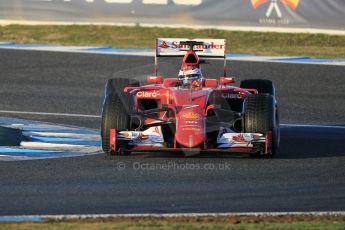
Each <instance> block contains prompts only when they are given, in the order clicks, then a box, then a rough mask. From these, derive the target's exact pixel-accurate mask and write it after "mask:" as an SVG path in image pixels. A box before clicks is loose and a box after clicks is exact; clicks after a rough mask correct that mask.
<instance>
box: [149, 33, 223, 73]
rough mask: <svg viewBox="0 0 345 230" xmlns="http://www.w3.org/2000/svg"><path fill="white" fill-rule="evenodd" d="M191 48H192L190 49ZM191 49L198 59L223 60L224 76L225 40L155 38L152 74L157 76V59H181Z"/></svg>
mask: <svg viewBox="0 0 345 230" xmlns="http://www.w3.org/2000/svg"><path fill="white" fill-rule="evenodd" d="M191 46H192V47H191ZM191 49H193V50H194V51H195V52H196V53H197V55H198V56H199V57H208V58H223V59H224V77H225V76H226V57H225V39H199V38H197V39H193V40H189V39H187V38H157V39H156V55H155V68H154V72H155V75H156V76H157V72H158V64H157V63H158V61H157V57H183V56H184V55H185V54H186V53H187V51H188V50H191Z"/></svg>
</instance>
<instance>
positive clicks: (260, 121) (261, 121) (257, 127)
mask: <svg viewBox="0 0 345 230" xmlns="http://www.w3.org/2000/svg"><path fill="white" fill-rule="evenodd" d="M243 112H244V121H243V126H244V132H246V133H262V134H266V133H267V132H269V131H271V132H272V146H271V148H270V151H269V153H268V154H267V155H266V156H268V157H271V156H274V155H276V153H277V151H278V148H279V141H280V130H279V117H278V108H277V105H276V101H275V98H274V97H273V96H272V95H270V94H268V93H259V94H252V95H249V96H248V97H247V98H246V100H245V102H244V111H243ZM264 150H265V149H261V151H260V152H258V153H256V154H254V155H263V153H264Z"/></svg>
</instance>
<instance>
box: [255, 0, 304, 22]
mask: <svg viewBox="0 0 345 230" xmlns="http://www.w3.org/2000/svg"><path fill="white" fill-rule="evenodd" d="M300 1H301V0H251V3H252V6H253V8H254V9H256V8H258V7H259V6H261V5H264V4H266V3H270V4H269V6H268V9H267V12H266V17H270V16H271V14H272V12H273V11H275V12H276V13H277V15H278V17H279V18H281V17H282V12H281V10H280V8H279V5H278V2H280V3H281V4H284V5H287V6H288V7H290V8H291V9H292V10H297V8H298V5H299V3H300Z"/></svg>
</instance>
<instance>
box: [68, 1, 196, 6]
mask: <svg viewBox="0 0 345 230" xmlns="http://www.w3.org/2000/svg"><path fill="white" fill-rule="evenodd" d="M64 1H65V2H71V1H73V0H64ZM168 1H169V0H142V3H143V4H155V5H168ZM85 2H90V3H92V2H95V0H85ZM104 2H106V3H117V4H131V3H132V2H133V0H104ZM172 2H173V3H174V4H176V5H193V6H197V5H201V3H202V0H172Z"/></svg>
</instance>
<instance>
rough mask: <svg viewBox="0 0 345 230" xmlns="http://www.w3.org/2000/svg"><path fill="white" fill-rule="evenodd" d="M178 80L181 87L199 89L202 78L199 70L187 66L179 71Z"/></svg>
mask: <svg viewBox="0 0 345 230" xmlns="http://www.w3.org/2000/svg"><path fill="white" fill-rule="evenodd" d="M178 80H179V81H180V85H181V86H183V87H201V86H202V81H203V77H202V73H201V70H200V69H199V68H196V67H192V66H188V67H185V68H183V69H181V70H180V72H179V74H178Z"/></svg>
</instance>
